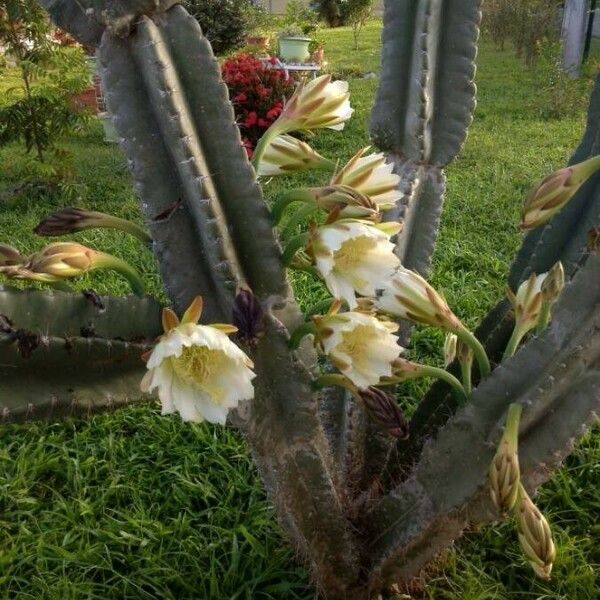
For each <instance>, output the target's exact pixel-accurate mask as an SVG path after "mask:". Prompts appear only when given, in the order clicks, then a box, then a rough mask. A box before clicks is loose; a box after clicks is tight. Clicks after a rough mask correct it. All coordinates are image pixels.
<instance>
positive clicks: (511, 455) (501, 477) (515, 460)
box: [490, 404, 522, 514]
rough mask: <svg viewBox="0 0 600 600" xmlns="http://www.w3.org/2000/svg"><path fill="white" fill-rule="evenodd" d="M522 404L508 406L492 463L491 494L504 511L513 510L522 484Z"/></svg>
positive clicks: (497, 506)
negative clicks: (520, 436) (520, 434)
mask: <svg viewBox="0 0 600 600" xmlns="http://www.w3.org/2000/svg"><path fill="white" fill-rule="evenodd" d="M521 410H522V409H521V405H520V404H511V405H510V406H509V407H508V416H507V417H506V428H505V430H504V434H503V435H502V438H501V439H500V443H499V444H498V449H497V450H496V454H495V456H494V459H493V460H492V464H491V465H490V495H491V497H492V502H493V503H494V505H495V506H496V508H497V509H498V510H499V511H500V512H501V513H502V514H504V513H507V512H508V511H509V510H512V509H513V508H514V506H515V504H516V502H517V495H518V493H519V485H520V476H521V474H520V471H519V454H518V446H519V420H520V418H521Z"/></svg>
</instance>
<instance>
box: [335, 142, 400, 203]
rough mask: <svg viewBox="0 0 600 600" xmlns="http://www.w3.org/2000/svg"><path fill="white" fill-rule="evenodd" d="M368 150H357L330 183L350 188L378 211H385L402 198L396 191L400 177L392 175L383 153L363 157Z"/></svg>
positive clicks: (391, 169) (390, 164)
mask: <svg viewBox="0 0 600 600" xmlns="http://www.w3.org/2000/svg"><path fill="white" fill-rule="evenodd" d="M368 150H369V147H366V148H363V149H362V150H359V151H358V152H357V153H356V154H355V155H354V156H353V157H352V158H351V159H350V160H349V161H348V163H347V164H346V165H345V166H344V167H343V168H342V169H341V170H340V171H338V172H337V173H336V174H335V175H334V176H333V178H332V179H331V182H330V183H331V185H344V186H348V187H351V188H353V189H355V190H356V191H357V192H360V193H361V194H363V195H365V196H368V197H369V198H370V199H371V201H372V202H374V203H375V204H376V205H377V207H378V209H379V210H387V209H389V208H392V207H394V206H395V204H396V202H397V201H398V200H399V199H400V198H401V197H402V194H401V193H400V192H399V190H398V185H399V183H400V176H399V175H396V174H395V173H393V169H394V165H393V164H392V163H387V162H386V159H385V154H383V152H379V153H377V154H369V155H368V156H365V152H367V151H368Z"/></svg>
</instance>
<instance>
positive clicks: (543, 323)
mask: <svg viewBox="0 0 600 600" xmlns="http://www.w3.org/2000/svg"><path fill="white" fill-rule="evenodd" d="M564 287H565V270H564V269H563V266H562V263H561V262H560V261H558V262H557V263H556V264H555V265H554V266H553V267H552V268H551V269H550V270H549V271H548V276H547V277H546V278H545V279H544V281H543V282H542V308H541V309H540V316H539V318H538V323H537V332H538V333H540V332H542V331H543V330H544V329H546V327H547V326H548V323H549V321H550V313H551V310H552V306H553V305H554V304H555V303H556V301H557V300H558V298H559V297H560V294H561V292H562V290H563V288H564Z"/></svg>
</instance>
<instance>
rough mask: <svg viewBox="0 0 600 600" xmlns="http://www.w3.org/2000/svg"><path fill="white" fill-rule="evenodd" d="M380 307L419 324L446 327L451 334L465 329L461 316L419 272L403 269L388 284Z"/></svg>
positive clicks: (380, 300)
mask: <svg viewBox="0 0 600 600" xmlns="http://www.w3.org/2000/svg"><path fill="white" fill-rule="evenodd" d="M379 308H380V309H381V310H383V311H384V312H387V313H389V314H392V315H395V316H397V317H400V318H402V319H408V320H410V321H415V322H417V323H423V324H425V325H433V326H434V327H435V326H437V327H443V328H444V329H447V330H448V331H451V332H458V331H460V330H462V325H461V323H460V321H459V320H458V317H456V315H455V314H454V313H453V312H452V311H451V310H450V307H449V306H448V304H447V302H446V301H445V300H444V299H443V298H442V296H441V295H440V294H438V292H436V290H435V289H434V288H433V287H432V286H431V285H430V284H429V283H427V281H425V279H423V277H421V276H420V275H419V274H418V273H417V272H415V271H410V270H409V269H405V268H404V267H402V266H401V267H400V268H399V269H398V270H397V271H396V273H395V274H394V276H393V277H392V278H391V280H390V281H389V283H387V284H386V287H385V288H384V291H383V294H382V296H381V297H380V299H379Z"/></svg>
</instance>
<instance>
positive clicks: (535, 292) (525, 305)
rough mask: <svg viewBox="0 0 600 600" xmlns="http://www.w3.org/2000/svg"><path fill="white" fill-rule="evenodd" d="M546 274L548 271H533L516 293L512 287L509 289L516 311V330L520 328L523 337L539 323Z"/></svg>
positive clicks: (509, 296) (510, 298) (509, 295)
mask: <svg viewBox="0 0 600 600" xmlns="http://www.w3.org/2000/svg"><path fill="white" fill-rule="evenodd" d="M546 276H547V273H543V274H541V275H536V274H535V273H532V274H531V275H530V276H529V279H526V280H525V281H524V282H523V283H522V284H521V285H520V286H519V288H518V290H517V293H516V294H514V293H513V292H512V290H511V289H510V288H509V289H508V290H507V295H508V299H509V300H510V302H511V304H512V305H513V309H514V311H515V330H517V329H518V330H519V333H520V336H521V337H523V336H524V335H525V334H526V333H527V332H528V331H530V330H532V329H533V328H534V327H535V326H536V325H537V322H538V319H539V316H540V310H541V308H542V284H543V282H544V280H545V279H546Z"/></svg>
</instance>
